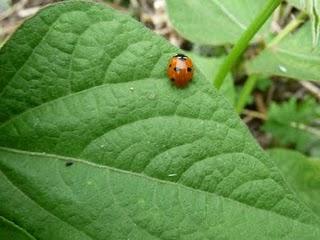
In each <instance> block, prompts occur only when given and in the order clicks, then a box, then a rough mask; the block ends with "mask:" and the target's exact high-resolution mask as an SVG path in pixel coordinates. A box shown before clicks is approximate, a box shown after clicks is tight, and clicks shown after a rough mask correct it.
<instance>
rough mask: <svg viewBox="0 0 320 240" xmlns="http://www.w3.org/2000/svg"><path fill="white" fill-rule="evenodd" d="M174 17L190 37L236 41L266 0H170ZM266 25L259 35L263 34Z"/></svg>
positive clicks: (212, 41)
mask: <svg viewBox="0 0 320 240" xmlns="http://www.w3.org/2000/svg"><path fill="white" fill-rule="evenodd" d="M166 3H167V10H168V14H169V18H170V21H171V23H172V25H173V26H174V28H175V29H176V30H177V31H178V32H179V33H180V34H181V35H182V36H183V37H185V38H186V39H188V40H191V41H193V42H196V43H201V44H213V45H222V44H226V43H235V42H236V41H237V40H238V39H239V37H240V35H241V34H242V33H243V32H244V31H245V30H246V29H247V27H248V26H249V24H250V23H251V22H252V21H253V19H254V18H255V17H256V15H257V14H258V12H259V11H260V10H261V9H262V7H263V6H264V4H265V0H245V1H243V0H242V1H239V0H228V1H225V0H201V1H199V0H166ZM267 25H268V24H265V27H264V29H263V30H262V31H261V32H260V34H258V35H257V37H256V39H259V38H262V37H263V32H265V30H267Z"/></svg>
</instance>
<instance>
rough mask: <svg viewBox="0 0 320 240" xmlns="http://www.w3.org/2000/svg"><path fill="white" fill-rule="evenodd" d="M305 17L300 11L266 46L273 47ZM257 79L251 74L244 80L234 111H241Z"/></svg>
mask: <svg viewBox="0 0 320 240" xmlns="http://www.w3.org/2000/svg"><path fill="white" fill-rule="evenodd" d="M307 17H308V14H307V13H305V12H301V13H300V14H299V15H298V16H297V18H296V19H294V20H292V21H291V22H290V23H289V24H288V25H287V26H286V27H285V28H284V29H283V30H282V31H281V32H280V33H279V34H278V35H277V36H276V37H274V38H273V39H272V40H271V41H270V42H269V43H268V44H267V48H270V47H273V46H275V45H277V44H278V43H279V42H281V40H282V39H284V38H285V37H286V36H287V35H288V34H289V33H291V32H292V31H294V30H295V29H296V28H297V27H299V26H300V24H301V23H303V22H304V20H305V19H306V18H307ZM257 79H258V75H252V76H250V77H249V78H248V79H247V80H246V82H245V84H244V86H243V89H242V91H241V92H240V97H239V101H238V102H237V105H236V111H237V112H238V113H241V112H242V111H243V109H244V107H245V105H246V102H247V100H248V98H249V96H250V95H251V93H252V91H253V89H254V87H255V85H256V82H257Z"/></svg>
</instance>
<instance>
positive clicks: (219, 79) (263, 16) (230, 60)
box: [214, 0, 281, 89]
mask: <svg viewBox="0 0 320 240" xmlns="http://www.w3.org/2000/svg"><path fill="white" fill-rule="evenodd" d="M280 3H281V0H268V2H267V3H266V5H265V6H264V7H263V9H262V11H261V13H260V14H259V15H258V16H257V17H256V18H255V20H254V21H253V22H252V23H251V24H250V25H249V27H248V29H247V30H246V31H245V32H244V33H243V34H242V36H241V37H240V39H239V40H238V42H237V43H236V45H235V46H234V47H233V49H232V50H231V52H230V54H229V55H228V57H227V58H226V60H225V61H224V63H223V64H222V66H221V67H220V69H219V71H218V73H217V75H216V77H215V79H214V85H215V87H216V88H218V89H219V88H220V87H221V85H222V83H223V80H224V79H225V77H226V76H227V74H228V72H230V70H231V68H232V67H233V66H234V65H235V63H236V61H237V60H238V58H239V57H240V56H241V55H242V53H243V52H244V51H245V50H246V49H247V47H248V45H249V43H250V41H251V39H252V38H253V37H254V35H255V34H256V33H257V32H258V31H259V30H260V28H261V27H262V26H263V24H264V23H265V22H266V21H267V20H268V18H269V17H270V16H271V14H272V13H273V12H274V11H275V9H276V8H277V7H278V6H279V5H280Z"/></svg>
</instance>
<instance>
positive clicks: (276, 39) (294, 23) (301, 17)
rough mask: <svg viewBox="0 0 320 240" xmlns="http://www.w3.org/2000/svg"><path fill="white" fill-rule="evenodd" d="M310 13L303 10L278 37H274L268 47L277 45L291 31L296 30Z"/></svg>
mask: <svg viewBox="0 0 320 240" xmlns="http://www.w3.org/2000/svg"><path fill="white" fill-rule="evenodd" d="M307 17H308V14H307V13H306V12H301V13H300V14H299V15H298V16H297V17H296V18H295V19H293V20H292V21H291V22H290V23H289V24H288V25H287V26H286V27H285V28H284V29H283V30H282V31H281V32H280V33H279V34H278V35H277V36H276V37H274V38H273V39H272V40H271V41H270V42H269V43H268V44H267V48H271V47H273V46H275V45H277V44H278V43H279V42H281V41H282V39H284V38H285V37H286V36H287V35H288V34H289V33H291V32H292V31H294V30H295V29H296V28H297V27H299V26H300V24H301V23H303V22H304V21H305V20H306V18H307Z"/></svg>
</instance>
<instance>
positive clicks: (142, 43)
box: [0, 2, 320, 239]
mask: <svg viewBox="0 0 320 240" xmlns="http://www.w3.org/2000/svg"><path fill="white" fill-rule="evenodd" d="M177 51H178V49H176V48H174V47H172V46H170V45H169V44H168V43H167V42H166V41H165V40H164V39H162V38H160V37H158V36H156V35H154V34H153V33H151V32H150V31H149V30H147V29H146V28H144V27H143V26H142V25H141V24H139V23H137V22H136V21H134V20H133V19H131V18H130V17H129V16H124V15H122V14H120V13H117V12H115V11H114V10H111V9H108V8H104V7H103V6H100V5H96V4H92V3H85V2H64V3H60V4H57V5H54V6H51V7H48V8H46V9H45V10H43V11H41V12H40V13H38V15H37V16H35V17H34V18H32V19H30V20H29V21H27V22H26V23H25V24H24V25H23V26H22V27H21V28H20V29H19V30H18V31H17V33H16V34H15V35H14V36H13V37H12V38H11V39H10V40H9V41H8V42H7V44H6V45H5V46H4V47H3V48H2V49H1V51H0V71H1V72H0V87H1V95H0V113H1V125H0V146H2V148H1V153H0V169H1V175H0V186H1V187H0V188H1V193H0V202H1V204H0V214H1V216H2V217H1V225H0V226H1V228H2V229H4V230H2V231H3V232H4V234H6V235H10V234H11V235H13V236H14V237H12V238H13V239H15V238H17V236H23V237H24V238H29V239H32V238H35V239H205V238H207V239H215V238H220V239H257V238H259V239H280V238H281V239H301V238H304V239H319V237H320V232H319V229H318V226H319V219H318V217H317V216H316V215H315V214H314V213H313V212H312V211H311V210H310V209H308V208H306V207H304V206H303V205H302V204H301V203H300V202H299V200H297V198H296V197H295V195H294V194H293V193H292V192H290V190H289V189H288V187H287V186H286V184H285V182H284V181H283V179H282V177H281V175H280V173H279V172H278V170H277V169H276V168H275V166H274V165H273V164H272V163H271V162H270V161H269V160H268V158H267V156H266V155H265V153H264V152H263V151H262V150H261V149H260V147H259V146H258V145H257V143H256V142H255V140H254V139H253V138H252V137H251V136H250V134H249V131H248V130H247V128H246V127H245V126H244V125H243V124H242V123H241V121H240V119H239V118H238V116H237V115H236V114H235V113H234V112H233V110H232V107H231V106H230V105H229V104H228V103H227V101H226V100H225V99H224V98H222V97H221V96H220V95H219V94H217V92H216V91H215V90H214V89H212V85H211V84H210V83H208V81H207V80H206V79H205V78H204V77H203V76H202V75H201V73H200V72H199V71H198V72H196V73H195V76H194V79H193V82H192V83H191V84H190V85H189V87H187V88H185V89H177V88H176V87H174V86H172V85H171V84H170V81H169V80H168V79H167V77H166V66H167V61H168V59H169V58H170V57H171V56H172V55H173V54H175V53H176V52H177ZM36 152H37V153H36ZM51 154H53V155H51ZM4 234H3V235H4ZM32 236H33V237H32Z"/></svg>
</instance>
